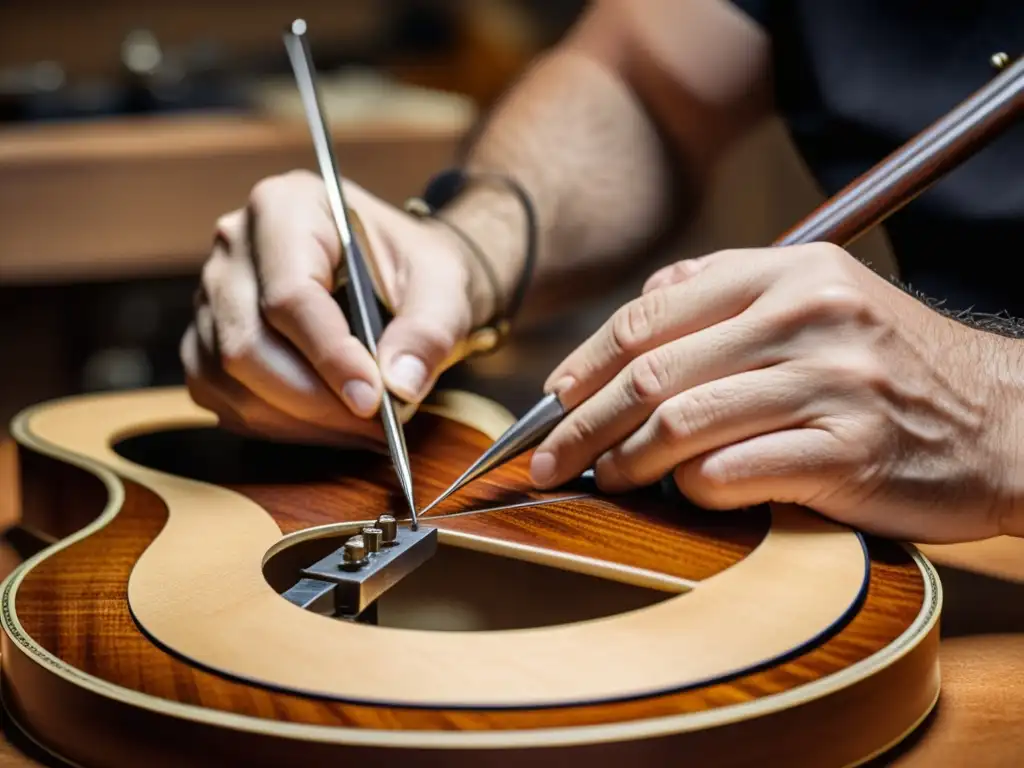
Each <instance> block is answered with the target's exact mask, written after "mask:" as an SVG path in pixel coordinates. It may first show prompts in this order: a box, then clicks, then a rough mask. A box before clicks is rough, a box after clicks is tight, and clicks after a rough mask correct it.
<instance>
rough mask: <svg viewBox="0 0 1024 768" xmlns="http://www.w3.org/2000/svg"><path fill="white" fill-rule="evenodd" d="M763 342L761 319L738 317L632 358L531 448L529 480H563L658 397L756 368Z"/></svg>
mask: <svg viewBox="0 0 1024 768" xmlns="http://www.w3.org/2000/svg"><path fill="white" fill-rule="evenodd" d="M764 342H765V331H764V329H763V328H762V326H760V325H758V324H757V323H754V322H750V321H748V320H747V319H746V318H744V317H742V316H741V317H739V318H733V319H731V320H728V321H725V322H723V323H719V324H718V325H716V326H714V327H713V328H706V329H704V330H702V331H698V332H696V333H693V334H691V335H688V336H684V337H682V338H680V339H677V340H675V341H673V342H670V343H668V344H665V345H664V346H661V347H658V348H656V349H654V350H652V351H650V352H647V353H645V354H643V355H641V356H640V357H638V358H636V359H635V360H633V361H632V362H631V363H629V364H628V365H627V366H626V367H625V368H623V369H622V371H621V372H620V373H618V374H617V375H616V376H615V378H614V379H613V380H612V381H611V382H610V383H609V384H608V385H607V386H605V387H603V388H602V389H601V390H600V391H598V392H597V393H596V394H595V395H594V396H593V397H591V398H590V399H588V400H587V401H586V402H584V403H583V404H582V405H580V406H579V407H578V408H576V409H575V410H574V411H572V412H571V413H570V414H569V415H568V416H567V417H566V418H565V419H564V420H563V421H562V422H561V423H560V424H559V425H558V426H557V427H556V428H555V429H554V430H552V432H551V434H550V435H548V437H547V438H546V439H545V440H544V441H543V442H542V443H541V445H539V446H538V447H537V450H536V451H535V452H534V456H533V459H532V463H531V467H530V470H531V475H532V478H533V482H534V483H535V484H537V485H538V486H540V487H553V486H556V485H560V484H562V483H564V482H566V481H567V480H569V479H571V478H572V477H575V476H577V475H578V474H579V473H580V472H582V471H583V470H584V469H586V468H587V467H589V466H591V462H593V461H594V460H595V459H596V458H597V457H598V456H600V455H601V454H602V453H604V452H605V451H606V450H608V449H609V448H611V447H612V446H613V445H615V444H617V443H618V442H620V441H621V440H622V439H623V438H625V437H626V436H627V435H629V434H630V433H632V432H633V431H634V430H636V429H637V428H638V427H639V426H640V425H641V424H643V423H644V422H645V421H647V420H648V418H649V417H650V416H651V414H652V413H654V412H655V409H658V408H659V407H660V406H661V404H662V403H664V402H665V401H666V400H670V399H672V398H674V397H675V396H677V395H679V394H680V393H683V392H687V391H688V390H692V389H693V388H695V387H698V388H699V387H701V385H705V384H706V383H707V382H711V381H714V380H716V379H721V378H724V377H728V376H732V375H733V374H737V373H740V372H742V371H746V370H750V369H752V368H760V367H762V366H763V365H764V364H765V363H766V362H768V361H767V359H766V358H765V357H764V356H765V355H766V354H767V352H765V351H764V350H765V349H766V348H767V345H766V344H765V343H764ZM706 391H707V390H701V392H700V393H699V394H698V397H701V396H702V395H703V394H704V393H705V392H706Z"/></svg>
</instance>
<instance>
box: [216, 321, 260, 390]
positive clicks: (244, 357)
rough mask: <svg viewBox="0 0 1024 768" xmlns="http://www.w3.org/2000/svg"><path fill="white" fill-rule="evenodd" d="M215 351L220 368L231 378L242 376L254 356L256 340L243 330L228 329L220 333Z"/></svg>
mask: <svg viewBox="0 0 1024 768" xmlns="http://www.w3.org/2000/svg"><path fill="white" fill-rule="evenodd" d="M217 353H218V358H219V361H220V367H221V370H223V371H224V372H225V373H227V374H228V375H229V376H232V377H233V378H236V379H240V378H243V377H244V375H243V374H244V370H245V369H246V368H247V367H248V365H249V363H250V362H251V361H252V360H253V358H254V357H255V356H256V340H255V338H253V335H252V334H250V333H245V332H237V331H235V330H233V329H232V330H229V331H228V332H226V333H222V334H220V338H219V339H218V344H217Z"/></svg>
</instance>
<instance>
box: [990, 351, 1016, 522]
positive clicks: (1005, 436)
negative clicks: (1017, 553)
mask: <svg viewBox="0 0 1024 768" xmlns="http://www.w3.org/2000/svg"><path fill="white" fill-rule="evenodd" d="M986 336H989V337H990V338H991V337H992V336H995V334H987V333H986ZM993 340H994V341H995V344H994V347H995V348H996V354H995V355H994V357H996V360H995V361H994V364H993V365H992V366H990V367H988V366H987V368H988V370H987V371H986V373H988V374H989V375H990V383H991V388H990V390H989V391H990V397H991V401H990V402H992V403H993V407H992V409H991V420H990V422H989V424H990V426H991V427H992V430H993V435H994V439H995V442H996V444H997V445H996V451H995V454H996V457H997V459H996V463H997V465H998V468H999V482H998V483H997V487H998V489H999V492H998V494H997V499H996V508H995V517H996V527H997V529H998V533H999V534H1002V535H1006V536H1016V537H1024V442H1022V439H1024V341H1020V340H1016V339H1009V338H1006V337H1000V336H995V338H994V339H993Z"/></svg>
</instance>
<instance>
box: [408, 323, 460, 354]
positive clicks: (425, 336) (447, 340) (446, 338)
mask: <svg viewBox="0 0 1024 768" xmlns="http://www.w3.org/2000/svg"><path fill="white" fill-rule="evenodd" d="M417 335H418V336H419V337H420V340H421V343H422V345H423V348H424V349H423V351H424V353H425V354H426V355H427V356H429V357H430V358H431V359H432V360H438V361H439V359H440V358H443V357H444V356H445V355H447V354H448V353H449V352H451V350H452V349H453V348H454V347H455V344H456V343H457V342H458V339H457V338H456V333H455V331H454V330H453V329H452V328H450V327H449V326H446V325H442V324H441V323H421V324H420V325H419V327H418V329H417Z"/></svg>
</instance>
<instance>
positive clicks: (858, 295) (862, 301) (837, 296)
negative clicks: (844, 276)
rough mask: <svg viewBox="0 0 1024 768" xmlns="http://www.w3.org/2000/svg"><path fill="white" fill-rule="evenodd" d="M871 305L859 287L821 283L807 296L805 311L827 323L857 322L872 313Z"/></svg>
mask: <svg viewBox="0 0 1024 768" xmlns="http://www.w3.org/2000/svg"><path fill="white" fill-rule="evenodd" d="M870 308H871V304H870V302H869V301H868V299H867V297H866V296H865V295H864V293H863V291H861V290H860V289H859V288H858V287H857V286H855V285H851V284H850V283H848V282H846V281H843V280H837V279H826V280H823V281H822V282H820V283H819V284H818V285H817V286H816V287H815V288H814V289H813V290H812V291H811V292H810V293H809V295H808V296H807V300H806V304H805V311H806V312H807V313H808V314H809V315H810V316H812V317H814V318H819V319H822V320H826V321H835V320H840V321H845V320H856V319H858V318H861V317H863V316H865V314H866V313H869V312H870Z"/></svg>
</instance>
